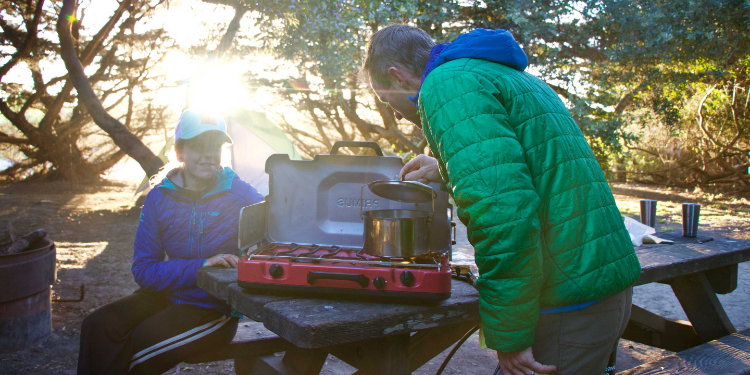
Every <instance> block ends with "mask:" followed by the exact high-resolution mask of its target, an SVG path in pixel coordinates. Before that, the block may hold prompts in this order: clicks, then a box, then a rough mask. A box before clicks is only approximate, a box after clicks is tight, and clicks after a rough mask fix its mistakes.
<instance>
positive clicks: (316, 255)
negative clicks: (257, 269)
mask: <svg viewBox="0 0 750 375" xmlns="http://www.w3.org/2000/svg"><path fill="white" fill-rule="evenodd" d="M444 257H445V255H444V254H442V253H438V252H428V253H425V254H420V255H417V256H414V257H410V258H397V257H381V256H375V255H371V254H368V253H366V252H365V251H364V249H361V248H346V247H340V246H335V245H333V246H325V245H316V244H312V245H303V244H297V243H275V242H272V243H269V244H266V245H263V246H261V247H259V248H258V249H256V250H255V251H253V252H251V253H250V254H249V258H250V259H275V258H284V259H289V260H290V261H292V262H301V263H316V264H317V263H321V262H326V263H332V264H335V263H348V264H354V265H357V264H362V265H364V264H368V265H373V266H379V267H406V268H412V267H418V268H440V265H441V264H442V263H443V260H442V259H443V258H444Z"/></svg>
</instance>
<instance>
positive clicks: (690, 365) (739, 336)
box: [617, 329, 750, 375]
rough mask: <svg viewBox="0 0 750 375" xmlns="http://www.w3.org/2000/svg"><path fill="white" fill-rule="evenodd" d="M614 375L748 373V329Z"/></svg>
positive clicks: (749, 344)
mask: <svg viewBox="0 0 750 375" xmlns="http://www.w3.org/2000/svg"><path fill="white" fill-rule="evenodd" d="M617 374H618V375H646V374H648V375H664V374H695V375H697V374H717V375H718V374H721V375H740V374H750V329H747V330H744V331H742V332H738V333H733V334H731V335H727V336H724V337H722V338H720V339H718V340H714V341H710V342H707V343H705V344H701V345H698V346H695V347H692V348H690V349H686V350H683V351H681V352H678V353H675V354H672V355H669V356H666V357H664V358H661V359H659V360H657V361H654V362H649V363H644V364H642V365H640V366H638V367H634V368H631V369H629V370H626V371H623V372H618V373H617Z"/></svg>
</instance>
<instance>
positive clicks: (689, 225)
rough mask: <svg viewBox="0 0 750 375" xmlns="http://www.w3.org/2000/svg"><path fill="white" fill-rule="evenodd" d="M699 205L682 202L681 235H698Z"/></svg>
mask: <svg viewBox="0 0 750 375" xmlns="http://www.w3.org/2000/svg"><path fill="white" fill-rule="evenodd" d="M700 213H701V205H700V204H698V203H683V204H682V236H683V237H690V238H695V236H697V235H698V217H699V216H700Z"/></svg>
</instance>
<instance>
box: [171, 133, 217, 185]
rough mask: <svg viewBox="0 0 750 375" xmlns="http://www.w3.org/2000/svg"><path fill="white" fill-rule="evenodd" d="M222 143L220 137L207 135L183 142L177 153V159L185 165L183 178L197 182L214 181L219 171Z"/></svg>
mask: <svg viewBox="0 0 750 375" xmlns="http://www.w3.org/2000/svg"><path fill="white" fill-rule="evenodd" d="M223 143H224V140H223V139H221V138H220V137H215V136H209V135H207V137H202V136H198V137H196V138H194V139H189V140H187V141H185V144H184V145H183V147H182V149H181V150H178V151H177V159H178V160H179V161H181V162H182V163H184V164H185V168H184V170H183V171H184V173H185V174H186V176H185V177H186V178H188V179H194V180H197V181H210V180H213V179H215V178H216V177H217V176H218V173H219V171H220V169H221V145H222V144H223Z"/></svg>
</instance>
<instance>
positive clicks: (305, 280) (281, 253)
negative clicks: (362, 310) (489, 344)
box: [237, 243, 451, 300]
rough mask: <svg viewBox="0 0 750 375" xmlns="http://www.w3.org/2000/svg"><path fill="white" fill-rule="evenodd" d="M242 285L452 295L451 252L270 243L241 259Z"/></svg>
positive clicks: (403, 295)
mask: <svg viewBox="0 0 750 375" xmlns="http://www.w3.org/2000/svg"><path fill="white" fill-rule="evenodd" d="M237 280H238V284H239V285H240V286H242V287H244V288H248V289H255V290H263V291H268V290H281V291H297V292H303V293H324V294H329V295H330V294H334V295H342V294H347V295H360V296H380V297H386V298H389V299H390V298H394V299H402V298H403V299H419V300H441V299H445V298H448V297H450V291H451V269H450V267H449V265H448V256H447V255H446V254H441V253H437V252H430V253H427V254H422V255H419V256H416V257H414V258H410V259H398V258H384V257H377V256H373V255H369V254H366V253H364V252H363V251H362V249H358V248H344V247H338V246H318V245H297V244H283V243H270V244H266V245H264V246H261V247H260V248H258V249H256V250H254V251H253V252H251V253H250V254H249V255H248V257H247V258H242V259H240V261H239V266H238V270H237Z"/></svg>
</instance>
